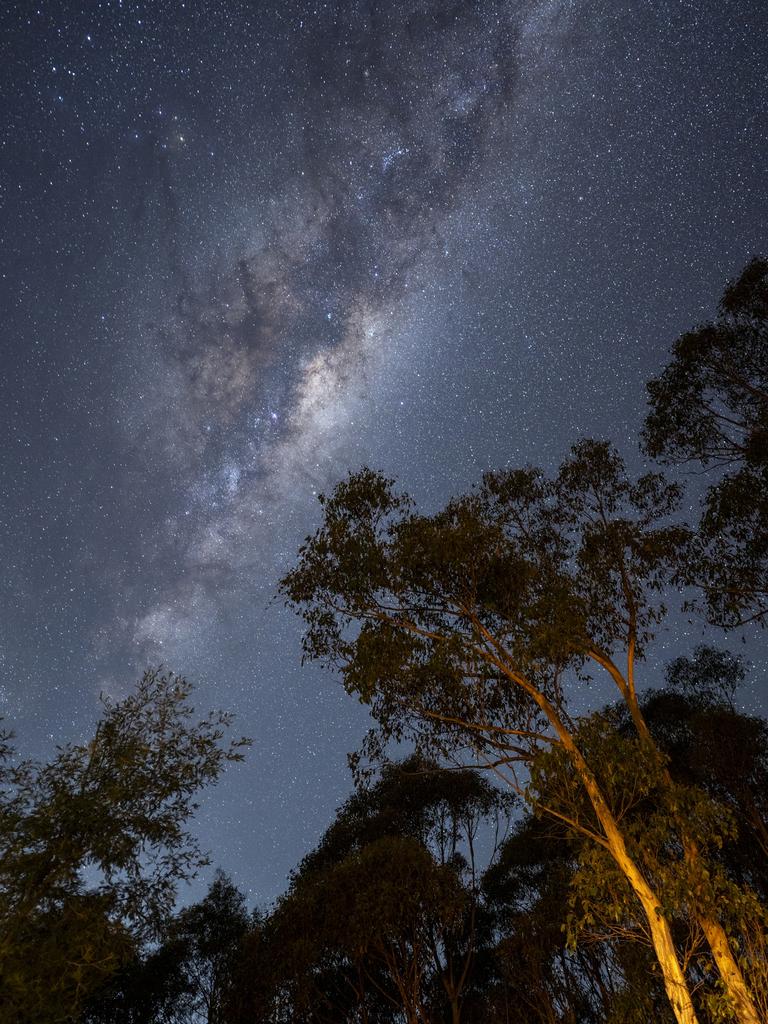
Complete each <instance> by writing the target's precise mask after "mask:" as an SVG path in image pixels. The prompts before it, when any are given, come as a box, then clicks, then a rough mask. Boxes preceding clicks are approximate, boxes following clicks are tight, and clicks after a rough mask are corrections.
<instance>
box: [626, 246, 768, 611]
mask: <svg viewBox="0 0 768 1024" xmlns="http://www.w3.org/2000/svg"><path fill="white" fill-rule="evenodd" d="M648 392H649V396H650V403H651V409H650V413H649V415H648V418H647V420H646V424H645V431H644V442H645V446H646V449H647V451H648V452H649V454H651V455H653V456H655V457H659V458H663V459H665V460H667V461H670V462H699V463H701V464H702V465H703V466H715V467H719V468H720V470H721V476H720V478H719V480H718V481H717V482H716V483H714V484H713V485H712V486H711V487H710V488H709V491H708V492H707V496H706V500H705V504H704V510H703V515H702V518H701V522H700V524H699V530H698V536H697V538H696V542H695V544H694V545H693V546H692V548H691V551H690V558H689V560H688V564H687V577H688V579H689V581H690V582H691V583H693V584H695V585H697V586H699V587H700V588H702V590H703V591H704V595H705V604H706V607H707V610H708V613H709V615H710V617H711V618H712V620H713V621H715V622H717V623H719V624H721V625H724V626H733V625H736V624H739V623H741V622H744V621H749V620H751V619H753V620H757V621H761V622H762V621H764V620H765V617H766V615H767V614H768V603H767V602H768V261H766V260H764V259H757V258H755V259H753V260H752V261H751V262H750V263H748V264H747V266H746V267H745V268H744V270H743V271H742V273H741V275H740V277H739V278H738V280H736V281H735V282H733V283H732V284H730V285H729V286H728V288H727V289H726V291H725V294H724V295H723V298H722V300H721V302H720V308H719V313H718V317H717V319H716V320H715V321H714V322H712V323H708V324H705V325H704V326H702V327H699V328H698V329H696V330H694V331H690V332H688V333H686V334H684V335H683V336H682V337H681V338H679V339H678V340H677V342H676V343H675V346H674V350H673V355H672V360H671V362H670V363H669V365H668V366H667V367H666V369H665V370H664V371H663V373H662V374H661V375H660V376H659V377H657V378H656V379H655V380H652V381H651V382H650V383H649V385H648Z"/></svg>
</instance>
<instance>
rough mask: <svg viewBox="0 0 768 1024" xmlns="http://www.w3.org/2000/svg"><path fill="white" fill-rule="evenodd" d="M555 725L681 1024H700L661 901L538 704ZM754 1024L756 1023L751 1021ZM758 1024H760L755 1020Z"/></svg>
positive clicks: (570, 747)
mask: <svg viewBox="0 0 768 1024" xmlns="http://www.w3.org/2000/svg"><path fill="white" fill-rule="evenodd" d="M537 703H539V706H540V707H542V710H544V711H545V713H546V714H547V717H548V718H549V719H550V721H551V722H552V724H553V725H554V727H555V729H556V731H557V733H558V738H559V739H560V741H561V743H562V744H563V747H564V748H565V750H566V751H567V753H568V756H569V757H570V759H571V763H572V764H573V766H574V768H575V769H576V772H577V773H578V775H579V778H580V779H581V781H582V784H583V785H584V788H585V790H586V792H587V796H588V797H589V801H590V803H591V804H592V807H593V809H594V811H595V814H596V815H597V819H598V821H599V822H600V825H601V827H602V830H603V835H604V836H605V842H606V845H607V847H608V850H609V852H610V854H611V856H612V857H613V859H614V861H615V863H616V865H617V867H618V868H619V870H620V871H621V873H622V874H623V875H624V877H625V878H626V880H627V881H628V882H629V884H630V886H631V887H632V891H633V892H634V894H635V896H636V897H637V899H638V900H639V901H640V905H641V906H642V908H643V913H644V916H645V919H646V921H647V924H648V931H649V933H650V936H651V942H652V944H653V950H654V953H655V954H656V959H657V961H658V963H659V967H660V968H661V975H662V978H663V981H664V989H665V991H666V993H667V998H668V999H669V1003H670V1006H671V1007H672V1011H673V1013H674V1015H675V1020H676V1021H677V1024H698V1018H697V1017H696V1011H695V1009H694V1006H693V1001H692V999H691V993H690V991H689V989H688V982H687V981H686V978H685V974H684V972H683V969H682V967H681V966H680V960H679V958H678V955H677V950H676V948H675V943H674V940H673V938H672V931H671V929H670V927H669V922H668V921H667V919H666V918H665V917H664V916H663V915H662V913H661V900H660V899H659V898H658V896H657V895H656V893H655V892H654V891H653V889H652V888H651V886H650V885H649V884H648V882H647V881H646V879H645V877H644V876H643V873H642V872H641V870H640V868H639V867H638V866H637V864H636V863H635V862H634V860H633V859H632V857H631V856H630V853H629V851H628V850H627V846H626V843H625V842H624V837H623V836H622V834H621V830H620V828H619V824H618V822H617V821H616V819H615V817H614V815H613V813H612V812H611V809H610V808H609V806H608V804H607V803H606V801H605V799H604V797H603V794H602V792H601V791H600V787H599V785H598V783H597V780H596V779H595V777H594V775H593V774H592V772H591V771H590V769H589V767H588V765H587V762H586V761H585V760H584V757H583V755H582V753H581V751H580V750H579V749H578V747H577V746H576V744H575V742H574V740H573V737H572V736H571V735H570V733H569V732H568V730H567V729H566V728H565V727H564V725H563V724H562V722H561V721H560V720H559V717H558V716H557V713H556V712H555V711H554V708H552V707H551V705H549V704H548V702H547V701H546V700H541V701H537ZM750 1024H752V1022H750ZM755 1024H759V1021H757V1018H755Z"/></svg>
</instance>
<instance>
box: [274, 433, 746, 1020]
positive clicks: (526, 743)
mask: <svg viewBox="0 0 768 1024" xmlns="http://www.w3.org/2000/svg"><path fill="white" fill-rule="evenodd" d="M679 498H680V489H679V488H678V487H676V486H674V485H671V484H669V483H667V482H665V481H664V479H663V478H662V477H661V476H660V475H659V474H647V475H646V476H644V477H641V478H640V479H639V480H637V481H631V480H629V479H628V478H627V476H626V473H625V471H624V467H623V464H622V462H621V460H620V458H619V457H618V455H617V453H616V452H615V451H614V450H613V449H612V448H611V447H610V446H609V445H607V444H604V443H598V442H582V443H580V444H578V445H576V446H575V447H574V449H573V452H572V455H571V458H570V459H568V460H567V461H566V462H565V463H564V465H563V466H562V467H561V470H560V472H559V474H558V475H557V477H556V478H555V479H554V480H547V479H546V478H545V477H544V476H543V475H542V474H541V473H540V472H538V471H536V470H532V469H527V470H514V471H507V472H501V473H491V474H488V475H487V476H486V477H485V478H484V480H483V483H482V484H481V485H480V486H479V487H478V488H476V489H474V490H472V491H471V492H470V493H469V494H467V495H465V496H463V497H460V498H458V499H455V500H454V501H452V502H450V503H449V504H448V506H447V507H446V508H445V509H444V510H442V511H440V512H438V513H436V514H434V515H432V516H423V515H418V514H417V513H416V512H415V511H414V509H413V507H412V503H411V502H410V500H409V499H408V498H407V497H406V496H404V495H400V494H397V493H396V492H395V490H394V487H393V484H392V482H391V481H389V480H387V479H386V478H384V477H382V476H381V475H379V474H377V473H375V472H372V471H370V470H364V471H362V472H360V473H358V474H356V475H353V476H350V477H349V478H348V479H347V480H346V481H345V482H343V483H342V484H340V485H339V486H338V487H337V488H336V490H335V492H334V493H333V495H332V496H331V497H330V498H328V499H325V498H323V499H322V504H323V510H324V522H323V524H322V525H321V527H320V528H319V529H318V530H317V531H316V533H315V534H314V535H313V536H312V537H311V538H309V539H308V540H307V541H306V543H305V544H304V546H303V547H302V549H301V551H300V557H299V561H298V564H297V565H296V567H295V568H294V569H293V570H291V571H290V572H289V573H288V574H287V575H286V576H285V577H284V579H283V580H282V583H281V590H282V593H283V595H284V596H285V598H286V601H287V603H288V604H289V605H291V606H293V607H294V608H295V609H296V610H297V611H298V612H299V613H300V614H301V615H302V617H303V619H304V621H305V625H306V630H305V636H304V655H305V657H308V658H313V659H319V660H321V661H323V662H324V663H326V664H328V665H330V666H332V667H334V668H336V669H338V670H339V671H340V672H341V674H342V677H343V681H344V685H345V687H346V688H347V690H348V691H349V692H350V693H355V694H357V695H358V696H359V697H360V698H361V699H362V700H364V701H366V702H367V703H369V704H370V706H371V710H372V714H373V717H374V719H375V720H376V722H377V725H378V729H377V731H376V733H375V734H373V735H372V736H371V737H370V738H369V741H368V743H367V747H366V751H367V752H368V753H369V754H373V755H376V754H377V753H378V752H381V751H382V750H383V748H384V745H385V744H386V742H387V741H389V740H390V739H401V738H403V737H404V736H406V735H407V736H408V737H409V738H410V739H411V740H413V741H414V742H415V743H416V744H417V745H419V746H421V747H422V748H423V749H427V750H430V751H432V752H437V753H439V754H441V755H446V754H448V753H449V752H455V751H456V750H457V749H459V750H463V751H464V752H465V754H468V755H469V756H472V757H474V758H475V759H476V762H477V763H478V764H480V765H484V766H486V767H489V768H491V769H493V770H495V771H496V772H497V773H499V774H501V775H503V776H504V777H505V778H506V779H507V781H508V782H509V783H510V784H511V785H512V786H513V787H514V788H517V789H518V790H520V791H522V790H523V786H522V785H521V783H520V782H519V780H518V779H517V776H516V774H515V765H516V763H517V762H520V761H522V762H524V763H530V762H531V761H532V759H533V758H534V757H535V756H536V755H537V754H538V753H539V752H540V751H541V750H542V748H544V749H547V748H549V749H557V750H559V751H561V752H562V753H563V755H564V756H565V757H566V758H567V759H568V760H569V762H570V764H571V765H572V767H573V770H574V772H575V775H576V777H577V779H578V781H579V784H580V785H581V786H582V787H583V790H584V792H585V794H586V796H587V798H588V800H589V803H590V805H591V808H592V811H593V813H594V820H595V823H596V831H595V832H594V833H591V838H592V839H593V840H594V842H596V843H597V844H599V845H600V846H601V847H602V848H604V849H605V850H606V851H607V853H608V854H609V855H610V857H611V859H612V861H613V863H614V864H615V866H616V869H617V870H618V872H619V873H620V875H621V876H622V877H623V879H624V880H625V881H626V883H627V884H628V885H629V887H630V889H631V891H632V893H633V894H634V898H635V899H636V900H637V902H638V903H639V904H640V907H641V908H642V914H643V918H644V921H645V923H646V927H647V929H648V933H649V936H650V939H651V943H652V945H653V949H654V952H655V955H656V958H657V960H658V963H659V966H660V969H661V972H662V976H663V979H664V985H665V989H666V992H667V996H668V998H669V1001H670V1005H671V1006H672V1008H673V1011H674V1013H675V1016H676V1019H677V1020H678V1021H679V1022H681V1024H683V1022H684V1024H691V1022H693V1021H695V1020H696V1014H695V1010H694V1007H693V1002H692V999H691V994H690V991H689V987H688V984H687V981H686V978H685V974H684V971H683V967H682V965H681V961H680V956H679V953H678V950H677V949H676V946H675V942H674V937H673V934H672V930H671V927H670V922H669V920H668V918H667V916H666V915H665V913H664V910H663V907H664V901H663V899H662V897H661V895H660V894H659V893H658V892H656V891H655V890H654V888H653V886H652V884H651V883H650V882H649V880H648V878H647V877H646V876H645V874H644V872H643V870H642V866H641V865H640V864H639V863H638V862H637V860H636V859H635V858H634V857H633V856H632V853H631V851H630V849H629V847H628V844H627V837H626V836H625V835H624V833H623V830H622V825H621V821H620V819H618V818H617V816H616V814H615V813H613V812H612V810H611V807H610V803H609V801H608V800H607V798H606V794H605V793H604V791H603V789H602V787H601V784H600V781H599V778H598V775H597V773H596V770H595V768H596V766H595V765H592V764H590V763H589V761H588V760H587V759H586V758H585V756H584V753H583V752H582V750H581V749H580V748H579V745H578V742H577V731H578V730H577V721H576V718H575V717H574V712H573V707H572V705H573V702H574V700H578V699H580V700H581V701H583V700H584V699H585V686H586V684H587V682H588V681H589V680H590V678H594V676H595V674H596V673H604V674H605V676H606V677H607V678H608V679H609V680H610V682H611V683H612V685H613V686H614V687H615V688H616V690H617V691H618V694H619V696H620V698H621V700H622V701H623V702H624V704H625V705H626V707H627V709H628V712H629V714H630V716H631V720H632V722H633V726H634V729H635V731H636V735H637V741H638V743H639V744H640V745H641V747H642V749H643V751H644V755H645V756H646V759H647V760H648V761H649V762H650V761H652V760H653V759H654V758H658V759H660V754H659V752H658V750H657V749H656V747H655V744H654V742H653V739H652V737H651V734H650V732H649V730H648V727H647V724H646V722H645V720H644V718H643V715H642V710H641V707H640V703H639V700H638V695H637V689H636V682H635V670H636V661H637V659H638V658H639V657H642V654H643V651H644V649H645V648H646V646H647V645H648V643H649V642H650V641H651V639H652V637H653V634H654V631H655V629H656V627H657V626H658V624H659V623H660V622H661V620H662V619H663V615H664V611H665V609H664V604H663V599H662V595H663V591H664V589H665V588H666V587H667V586H669V584H670V582H671V581H672V580H673V579H674V578H675V576H676V574H677V572H678V570H679V559H680V554H681V551H682V550H683V549H684V547H685V545H686V544H687V542H688V540H689V537H688V534H687V532H686V530H685V529H684V528H682V527H678V526H675V525H672V524H671V523H670V516H671V514H672V513H673V512H674V510H675V508H676V507H677V504H678V502H679ZM661 770H663V768H662V769H661ZM670 785H671V782H670ZM543 809H545V810H547V811H549V813H551V814H553V815H554V816H560V815H561V812H560V811H558V810H557V808H555V807H544V808H543ZM685 856H686V857H687V858H689V859H691V860H694V861H695V860H696V858H697V857H698V853H697V850H696V846H695V843H694V842H693V839H692V837H690V836H688V837H686V842H685ZM702 927H704V928H705V930H706V933H707V941H708V943H709V944H710V946H712V947H713V953H714V955H715V956H716V958H717V966H718V971H719V973H720V976H721V978H722V980H723V984H724V985H725V986H726V987H727V991H728V995H729V998H730V999H731V1001H732V1005H733V1007H734V1010H735V1012H736V1014H737V1017H738V1019H739V1020H740V1021H741V1022H743V1024H747V1022H749V1024H758V1017H757V1013H756V1011H755V1010H754V1005H753V1002H752V1000H751V998H750V994H749V991H748V988H747V986H746V983H745V980H744V977H743V974H742V972H741V970H740V968H739V965H738V963H737V961H736V958H735V956H734V953H733V950H732V948H731V947H730V945H729V943H728V939H727V936H726V934H725V932H724V929H723V927H722V924H721V922H720V921H718V920H717V918H716V917H713V916H712V915H711V914H710V913H709V908H707V913H705V914H704V915H703V918H702Z"/></svg>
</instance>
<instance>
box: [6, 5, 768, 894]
mask: <svg viewBox="0 0 768 1024" xmlns="http://www.w3.org/2000/svg"><path fill="white" fill-rule="evenodd" d="M2 8H3V11H2V14H0V21H1V23H0V47H2V50H1V51H0V57H1V60H0V81H1V82H2V87H1V95H2V101H1V102H0V124H1V126H2V143H1V144H2V149H1V150H0V154H1V155H0V162H1V169H2V174H1V176H0V189H1V193H0V201H1V202H2V210H1V211H0V274H1V277H0V309H1V310H2V364H1V366H2V376H1V378H0V379H1V380H2V397H1V400H0V457H1V458H2V476H1V478H0V479H1V482H2V506H1V507H0V559H1V561H0V564H1V565H2V588H0V594H1V600H2V607H1V608H0V712H2V713H3V714H5V715H6V716H7V718H8V719H10V721H11V723H12V725H13V727H14V729H15V730H16V732H17V734H18V737H19V745H20V746H21V749H22V750H23V751H24V752H25V753H29V754H33V755H37V756H46V755H48V754H49V753H50V752H51V750H52V746H53V743H54V742H63V741H66V740H68V739H75V740H82V739H84V738H86V737H87V736H88V735H89V732H90V729H91V728H92V724H93V721H94V719H95V716H96V715H97V713H98V696H99V693H100V692H103V693H108V694H111V695H115V696H119V695H120V694H124V693H125V692H127V690H128V689H129V688H130V686H131V684H132V683H133V681H135V679H136V678H137V676H138V675H140V674H141V671H142V670H143V669H144V667H146V666H148V665H150V664H157V663H158V662H163V663H164V664H165V665H167V666H168V667H170V668H172V669H174V670H175V671H177V672H179V673H181V674H184V675H186V676H187V678H188V679H190V680H191V681H192V682H193V683H194V684H195V685H196V687H197V694H198V696H197V702H198V704H199V706H200V707H201V709H202V708H207V707H211V706H221V707H224V708H227V709H231V710H234V711H235V712H236V713H237V716H238V722H237V728H238V731H239V732H243V733H246V734H247V735H250V736H251V737H252V738H253V741H254V743H253V748H252V750H251V752H250V755H249V757H248V760H247V762H246V764H245V765H243V766H237V767H234V768H231V769H229V770H228V772H227V775H226V777H225V778H224V780H223V781H222V782H221V783H220V785H219V786H218V787H217V789H216V790H215V791H214V792H213V793H212V794H211V796H209V797H208V798H206V800H205V801H204V804H203V807H202V809H201V813H200V817H199V833H200V835H201V837H202V841H203V843H204V844H205V845H206V846H207V847H208V848H211V849H212V851H213V858H214V862H215V863H217V864H220V865H221V866H222V867H224V868H225V869H226V870H227V871H229V872H231V873H232V875H233V877H234V880H235V881H236V882H237V883H238V884H239V885H241V886H242V887H243V888H244V889H245V890H247V891H248V894H249V897H250V899H251V900H252V901H258V902H264V901H266V900H269V899H271V898H272V897H274V895H275V894H276V893H277V892H279V891H280V890H281V889H282V887H283V885H284V882H285V876H286V873H287V872H288V870H289V869H290V868H291V867H292V866H293V865H294V864H295V863H296V862H297V861H298V859H299V858H300V857H301V856H302V855H303V854H304V853H305V852H306V851H307V850H308V849H309V847H310V846H311V845H312V844H313V843H314V842H315V841H316V840H317V838H318V837H319V835H320V833H321V832H322V830H323V829H324V828H325V827H326V826H327V825H328V824H329V822H330V820H331V818H332V815H333V812H334V809H335V807H336V806H337V805H338V803H339V802H340V801H341V800H342V799H343V798H344V797H345V796H346V794H347V793H348V792H349V790H350V786H351V783H350V777H349V773H348V770H347V767H346V759H345V755H346V752H347V751H349V750H352V749H353V748H354V747H355V746H356V745H357V744H358V742H359V740H360V738H361V736H362V734H363V731H364V729H365V728H366V724H367V720H366V716H365V713H364V710H363V709H362V708H361V707H359V706H358V705H357V704H356V703H355V701H354V700H353V699H352V698H349V697H347V696H345V694H344V693H343V690H342V688H341V687H340V686H339V684H338V682H337V681H336V680H334V679H333V678H331V677H330V676H328V675H327V674H325V673H323V672H322V671H320V670H319V669H316V668H305V669H302V668H301V666H300V650H299V635H300V633H299V624H298V623H297V622H296V621H294V619H293V617H292V615H291V614H290V613H289V612H287V611H286V610H285V609H284V608H282V607H281V605H280V604H279V603H275V602H274V600H273V597H274V592H275V584H276V581H277V579H278V577H279V576H280V574H281V573H282V572H283V571H285V569H286V568H287V567H288V566H289V565H290V564H291V561H292V559H293V558H294V556H295V553H296V549H297V547H298V545H299V544H300V542H301V541H302V539H303V538H304V536H305V535H306V534H307V533H308V532H309V531H310V530H311V529H313V528H314V526H315V525H316V524H317V522H318V516H319V512H318V506H317V503H316V497H315V496H316V494H317V493H318V492H320V491H323V490H327V489H328V488H329V487H331V486H332V485H333V483H334V482H335V481H336V480H338V479H339V478H340V477H342V476H343V475H345V474H346V473H347V471H348V470H350V469H355V468H358V467H359V466H361V465H362V464H370V465H373V466H375V467H378V468H381V469H383V470H385V471H386V472H388V473H390V474H392V475H393V476H396V477H397V478H398V479H399V480H400V481H401V482H402V484H403V485H404V486H405V487H406V488H407V489H409V490H410V491H412V493H413V494H414V495H415V496H416V497H417V498H418V500H419V501H420V502H421V503H422V505H423V506H425V507H427V508H429V507H435V506H436V505H437V503H439V502H441V501H442V500H444V499H445V498H446V497H447V496H448V495H449V494H450V493H452V492H456V491H458V490H460V489H461V488H463V487H465V486H466V485H467V484H468V483H469V482H470V481H472V480H475V479H477V477H478V476H479V474H480V473H481V472H482V471H483V470H484V469H487V468H490V467H501V466H505V465H517V464H524V463H529V462H534V463H538V464H541V465H544V466H545V467H548V468H554V467H555V466H556V465H557V463H558V462H559V460H560V459H561V458H562V456H563V455H564V454H565V452H566V450H567V448H568V447H569V445H570V444H571V443H572V442H573V441H574V440H575V439H576V438H577V437H580V436H596V437H610V438H613V439H614V440H615V441H616V443H617V444H618V445H619V446H620V448H621V449H622V451H623V452H624V453H625V454H626V455H627V456H628V458H629V459H630V461H631V462H632V464H633V465H638V466H639V465H640V463H641V459H640V456H639V455H638V454H637V451H636V438H637V434H638V430H639V427H640V424H641V421H642V417H643V410H644V405H645V393H644V383H645V381H646V380H647V379H648V377H649V376H651V375H652V374H653V373H654V372H657V371H658V370H659V369H660V368H661V366H662V365H663V364H664V362H665V361H666V358H667V356H668V353H669V349H670V346H671V344H672V342H673V341H674V339H675V337H676V336H677V335H678V334H679V333H680V332H681V331H682V330H684V329H686V328H687V327H689V326H692V325H694V324H696V323H698V322H700V321H701V320H703V319H704V318H706V317H709V316H711V315H712V314H713V312H714V310H715V306H716V302H717V299H718V297H719V295H720V293H721V291H722V288H723V285H724V283H725V281H726V280H727V279H728V278H730V277H733V276H735V275H736V274H737V273H738V272H739V270H740V269H741V267H742V266H743V264H744V263H745V262H746V260H747V259H748V258H749V257H750V256H751V255H753V254H757V253H765V252H766V249H768V242H767V239H768V195H767V194H766V193H767V191H768V175H767V174H766V155H767V153H768V85H767V84H766V83H767V82H768V50H767V49H766V30H768V9H767V8H766V5H765V0H570V2H569V0H559V2H558V0H538V2H534V0H529V2H516V0H508V2H499V0H476V2H472V3H471V2H468V0H465V2H459V3H453V2H451V0H403V2H396V0H381V2H363V0H357V2H356V0H346V2H344V0H339V2H337V3H332V2H328V3H322V2H316V3H296V2H291V0H284V2H273V0H259V2H252V3H239V2H235V0H229V2H218V3H214V2H211V3H205V2H194V0H190V2H188V3H180V2H177V3H168V2H162V0H155V2H148V3H135V2H129V0H122V2H118V0H115V2H111V3H110V2H106V0H104V2H101V3H97V2H96V0H91V2H89V3H84V4H73V3H67V2H63V0H62V2H57V3H51V2H42V0H41V2H39V3H17V4H14V3H8V2H6V3H4V4H3V5H2ZM695 634H696V628H691V629H689V630H688V631H687V632H686V631H683V632H680V633H676V634H675V635H674V636H673V637H671V638H668V639H667V640H665V642H664V649H665V650H666V651H667V653H669V652H670V651H672V652H674V653H678V652H680V651H683V650H686V649H687V647H689V646H690V644H691V643H693V642H695V639H696V635H695ZM686 645H687V646H686ZM748 646H749V645H748ZM648 681H650V682H653V681H654V680H653V679H649V680H648ZM656 681H658V680H656ZM203 881H205V879H204V880H203Z"/></svg>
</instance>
